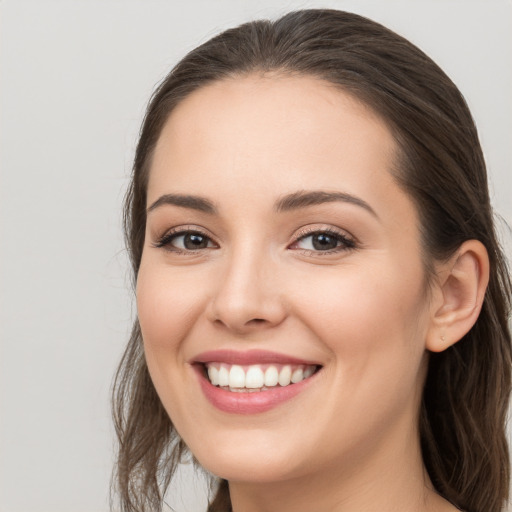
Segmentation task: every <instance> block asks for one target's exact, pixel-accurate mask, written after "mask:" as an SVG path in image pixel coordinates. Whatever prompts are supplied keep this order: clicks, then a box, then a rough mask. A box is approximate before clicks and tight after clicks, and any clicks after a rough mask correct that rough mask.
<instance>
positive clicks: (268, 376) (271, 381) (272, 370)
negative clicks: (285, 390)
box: [265, 366, 279, 388]
mask: <svg viewBox="0 0 512 512" xmlns="http://www.w3.org/2000/svg"><path fill="white" fill-rule="evenodd" d="M278 382H279V372H278V371H277V368H276V367H275V366H269V367H268V368H267V370H266V371H265V386H267V387H268V388H271V387H274V386H277V383H278Z"/></svg>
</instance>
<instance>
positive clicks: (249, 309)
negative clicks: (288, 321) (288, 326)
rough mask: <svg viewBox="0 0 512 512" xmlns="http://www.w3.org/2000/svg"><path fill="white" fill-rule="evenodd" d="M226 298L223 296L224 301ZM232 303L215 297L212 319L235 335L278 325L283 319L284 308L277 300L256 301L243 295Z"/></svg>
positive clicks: (254, 298)
mask: <svg viewBox="0 0 512 512" xmlns="http://www.w3.org/2000/svg"><path fill="white" fill-rule="evenodd" d="M225 298H226V297H225V296H224V299H225ZM233 299H234V300H232V301H227V300H223V298H222V297H221V298H220V300H219V297H217V300H215V301H214V303H213V308H212V313H213V314H212V319H213V321H214V323H215V324H216V325H218V326H224V327H225V328H227V329H228V330H230V331H233V332H234V333H236V334H244V333H248V332H252V331H258V330H261V329H266V328H269V327H275V326H277V325H279V324H280V323H281V322H282V321H283V319H284V317H285V312H284V308H283V307H282V306H281V305H280V304H278V303H277V302H278V300H279V299H278V298H277V297H275V298H274V299H272V300H268V299H267V300H262V301H261V302H258V301H257V298H256V297H254V295H252V296H251V295H245V296H243V297H241V296H240V295H238V299H236V298H234V297H233Z"/></svg>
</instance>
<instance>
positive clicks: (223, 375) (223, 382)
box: [212, 366, 229, 386]
mask: <svg viewBox="0 0 512 512" xmlns="http://www.w3.org/2000/svg"><path fill="white" fill-rule="evenodd" d="M212 384H213V382H212ZM219 386H229V370H228V369H227V368H226V367H225V366H221V367H220V368H219Z"/></svg>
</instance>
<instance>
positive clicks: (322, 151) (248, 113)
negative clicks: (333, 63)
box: [148, 75, 396, 195]
mask: <svg viewBox="0 0 512 512" xmlns="http://www.w3.org/2000/svg"><path fill="white" fill-rule="evenodd" d="M395 151H396V144H395V141H394V139H393V137H392V135H391V133H390V131H389V129H388V127H387V126H386V124H385V123H384V122H383V121H382V120H381V119H380V118H379V117H378V116H377V115H376V114H375V113H374V112H373V111H372V110H371V109H370V108H368V107H367V106H366V105H364V104H363V103H361V102H360V101H358V100H357V99H356V98H355V97H354V96H352V95H350V94H348V93H346V92H344V91H342V90H340V88H339V87H336V86H334V85H333V84H331V83H329V82H325V81H323V80H320V79H317V78H314V77H304V76H282V75H272V76H261V75H249V76H245V77H242V78H232V79H226V80H223V81H218V82H214V83H213V84H209V85H207V86H205V87H202V88H200V89H198V90H196V91H195V92H194V93H192V94H190V95H189V96H188V97H187V98H185V100H183V101H182V102H181V103H180V104H178V106H177V107H176V108H175V109H174V111H173V112H172V113H171V115H170V116H169V118H168V120H167V122H166V124H165V126H164V128H163V130H162V133H161V135H160V138H159V140H158V143H157V147H156V150H155V154H154V158H153V162H152V166H151V171H150V180H149V190H148V195H151V194H152V188H153V186H152V185H154V184H155V182H160V181H161V179H160V178H164V177H167V178H170V176H171V175H172V178H173V185H174V186H178V187H179V186H180V185H179V182H180V181H181V180H182V179H186V180H187V181H188V183H190V184H197V185H199V184H200V183H201V182H203V180H204V179H207V178H208V177H209V176H211V175H212V173H214V172H216V171H219V170H220V169H219V168H218V167H219V166H222V171H223V172H227V171H228V169H227V167H229V171H230V172H231V173H232V174H233V176H235V175H236V176H237V177H238V176H240V175H242V174H244V175H245V179H246V180H249V181H251V180H253V181H254V182H255V183H254V184H255V185H256V184H258V185H261V183H260V180H259V179H258V176H257V174H258V172H259V173H261V172H263V171H267V170H272V171H273V173H274V178H278V177H280V178H281V181H282V182H283V185H284V181H286V178H290V179H294V180H297V181H298V182H301V181H303V180H305V181H307V179H308V176H306V175H309V174H310V172H311V171H312V170H314V175H315V178H316V179H317V180H318V181H319V183H318V186H326V185H328V184H329V183H324V184H322V183H320V182H321V181H322V176H324V177H325V181H326V182H329V181H330V180H331V178H332V176H331V173H330V172H328V170H332V168H333V164H334V165H335V162H336V161H338V162H339V166H338V167H339V168H341V167H344V168H346V169H349V168H353V169H354V170H356V169H358V168H360V167H361V164H363V163H364V162H367V163H368V166H367V167H368V168H367V171H368V172H370V173H372V174H373V173H378V172H380V171H382V169H383V167H385V168H386V169H389V168H390V167H391V166H392V165H393V161H394V155H395ZM377 160H379V164H378V165H376V161H377ZM370 161H372V162H370ZM311 166H314V169H311ZM185 171H186V172H185ZM255 174H256V175H255ZM309 177H311V176H309ZM345 178H348V176H345Z"/></svg>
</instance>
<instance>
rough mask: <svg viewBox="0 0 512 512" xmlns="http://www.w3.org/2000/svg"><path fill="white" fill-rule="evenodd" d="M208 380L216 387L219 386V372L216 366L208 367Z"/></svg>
mask: <svg viewBox="0 0 512 512" xmlns="http://www.w3.org/2000/svg"><path fill="white" fill-rule="evenodd" d="M208 378H209V379H210V382H211V383H212V384H213V385H214V386H218V385H219V370H217V368H215V366H213V365H211V366H208Z"/></svg>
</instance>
